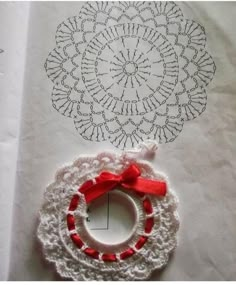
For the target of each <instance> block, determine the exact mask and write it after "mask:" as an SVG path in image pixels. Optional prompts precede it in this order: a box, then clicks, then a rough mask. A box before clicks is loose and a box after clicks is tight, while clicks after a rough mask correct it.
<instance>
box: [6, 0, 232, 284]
mask: <svg viewBox="0 0 236 285" xmlns="http://www.w3.org/2000/svg"><path fill="white" fill-rule="evenodd" d="M179 5H180V6H181V8H182V10H183V12H184V15H185V18H189V19H194V20H196V21H197V22H198V23H200V24H202V25H203V26H204V27H205V29H206V34H207V43H208V50H209V52H210V54H211V55H212V56H213V58H214V60H215V63H216V66H217V71H216V74H215V77H214V79H213V81H212V82H211V83H210V85H209V87H208V104H207V109H206V111H205V112H204V113H203V114H202V115H201V116H200V117H198V118H197V119H196V120H194V121H190V122H187V123H185V125H184V129H183V131H182V133H181V134H180V135H179V136H178V138H177V139H176V140H175V141H174V142H172V143H169V144H166V145H161V146H160V148H159V151H158V154H157V156H156V159H155V161H154V162H153V163H154V165H155V167H156V168H157V169H158V170H160V171H162V172H165V173H166V174H167V175H168V176H169V179H170V181H171V186H172V187H173V188H174V189H175V191H176V193H177V194H178V196H179V200H180V205H179V215H180V219H181V226H180V230H179V233H178V241H179V246H178V248H177V250H176V251H175V254H174V255H173V256H172V258H171V259H170V263H169V265H168V266H167V267H166V268H165V270H163V271H161V272H156V273H154V274H153V276H152V280H159V279H161V280H235V279H236V273H235V268H236V242H235V240H236V222H235V221H236V189H235V184H236V172H235V169H236V133H235V131H236V84H235V74H236V30H235V26H236V3H223V2H181V3H179ZM28 6H29V4H27V3H3V2H1V3H0V48H1V49H4V53H3V54H0V68H1V70H0V72H2V73H3V75H1V76H0V85H1V91H0V100H1V101H0V103H1V105H0V111H1V112H0V119H1V124H0V130H1V133H0V138H1V139H0V155H1V174H0V175H1V180H0V183H1V184H0V186H1V192H0V206H1V207H0V211H1V212H0V214H1V215H0V255H1V262H0V279H2V280H4V279H5V280H6V279H9V280H55V279H59V277H58V276H57V275H56V274H55V273H54V270H53V267H51V266H48V265H47V264H45V262H44V261H43V258H42V256H41V251H40V247H39V245H38V243H37V242H36V228H37V213H38V210H39V208H40V205H41V203H42V197H43V192H44V189H45V186H46V185H47V184H48V183H50V182H51V181H52V180H53V177H54V173H55V171H56V169H57V168H59V167H61V165H62V164H65V163H68V162H71V161H72V160H74V159H75V158H76V157H77V156H79V155H80V154H84V153H96V152H98V151H101V150H104V149H112V150H114V148H113V147H112V146H111V145H110V144H109V143H95V142H87V141H85V140H83V139H82V138H81V137H80V136H79V134H78V133H77V132H76V130H75V128H74V126H73V123H72V122H71V120H70V119H66V118H65V117H63V116H61V115H60V114H59V113H58V112H56V111H55V110H54V109H53V108H52V106H51V101H50V94H51V90H52V87H53V86H52V83H51V81H50V80H49V79H48V78H47V75H46V72H45V70H44V62H45V59H46V57H47V55H48V53H49V51H50V50H52V49H53V48H54V46H55V39H54V35H55V31H56V28H57V26H58V24H59V23H61V22H62V21H63V20H64V19H66V18H68V17H70V16H74V15H76V14H78V12H79V9H80V7H81V6H82V3H78V2H77V3H76V2H73V3H72V2H70V3H63V2H60V3H59V2H51V3H50V2H41V3H36V2H34V3H33V2H32V3H30V13H29V17H28ZM21 102H22V109H21ZM20 110H21V112H20ZM19 126H20V135H19V131H18V130H19ZM17 152H18V159H17ZM16 159H17V160H18V161H17V164H16Z"/></svg>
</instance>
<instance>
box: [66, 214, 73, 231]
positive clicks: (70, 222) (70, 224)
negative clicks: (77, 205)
mask: <svg viewBox="0 0 236 285" xmlns="http://www.w3.org/2000/svg"><path fill="white" fill-rule="evenodd" d="M66 219H67V227H68V229H69V231H71V230H74V229H75V218H74V216H73V215H71V214H68V215H67V217H66Z"/></svg>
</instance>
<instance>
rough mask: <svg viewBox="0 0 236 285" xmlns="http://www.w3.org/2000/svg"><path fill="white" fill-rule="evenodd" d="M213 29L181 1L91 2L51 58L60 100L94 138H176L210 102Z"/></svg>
mask: <svg viewBox="0 0 236 285" xmlns="http://www.w3.org/2000/svg"><path fill="white" fill-rule="evenodd" d="M205 47H206V34H205V29H204V27H203V26H201V25H200V24H198V23H196V22H195V21H192V20H189V19H184V16H183V13H182V11H181V9H180V8H179V6H178V5H177V4H175V3H174V2H149V1H145V2H133V1H132V2H131V1H129V2H123V1H121V2H112V1H110V2H103V1H99V2H86V3H85V4H84V5H83V7H82V8H81V10H80V12H79V14H78V15H77V16H73V17H71V18H69V19H67V20H66V21H64V22H63V23H61V24H60V25H59V26H58V29H57V32H56V47H55V48H54V49H53V51H52V52H50V54H49V56H48V58H47V59H46V62H45V70H46V72H47V75H48V77H49V78H50V79H51V80H52V82H53V84H54V86H53V90H52V94H51V99H52V105H53V107H54V108H55V109H56V110H57V111H58V112H59V113H60V114H62V115H63V116H65V117H68V118H71V119H72V120H73V121H74V125H75V128H76V130H77V131H78V132H79V134H80V135H81V136H82V137H83V138H84V139H86V140H90V141H97V142H101V141H110V142H111V143H112V144H113V145H114V146H115V147H118V148H121V149H126V148H130V147H134V146H135V145H137V144H138V143H139V142H141V141H144V140H146V139H152V140H155V141H157V142H158V143H168V142H173V141H174V140H175V139H176V137H177V136H178V135H179V134H180V132H181V131H182V129H183V125H184V123H185V122H186V121H189V120H193V119H195V118H196V117H198V116H199V115H201V114H202V112H203V111H204V110H205V109H206V104H207V94H206V88H207V86H208V84H209V83H210V81H211V80H212V78H213V76H214V74H215V70H216V66H215V63H214V61H213V59H212V57H211V55H210V54H209V53H208V52H207V50H206V49H205Z"/></svg>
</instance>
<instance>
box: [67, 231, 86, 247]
mask: <svg viewBox="0 0 236 285" xmlns="http://www.w3.org/2000/svg"><path fill="white" fill-rule="evenodd" d="M70 237H71V239H72V241H73V243H74V244H75V245H76V246H78V248H81V247H82V246H83V245H84V243H83V242H82V240H81V238H80V237H79V235H78V234H71V235H70Z"/></svg>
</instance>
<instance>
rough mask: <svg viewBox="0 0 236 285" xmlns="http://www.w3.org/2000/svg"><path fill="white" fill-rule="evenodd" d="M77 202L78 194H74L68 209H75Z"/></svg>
mask: <svg viewBox="0 0 236 285" xmlns="http://www.w3.org/2000/svg"><path fill="white" fill-rule="evenodd" d="M78 203H79V196H78V195H77V194H75V195H74V196H73V197H72V199H71V201H70V206H69V211H74V210H76V208H77V206H78Z"/></svg>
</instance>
